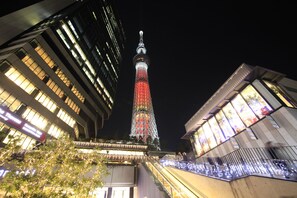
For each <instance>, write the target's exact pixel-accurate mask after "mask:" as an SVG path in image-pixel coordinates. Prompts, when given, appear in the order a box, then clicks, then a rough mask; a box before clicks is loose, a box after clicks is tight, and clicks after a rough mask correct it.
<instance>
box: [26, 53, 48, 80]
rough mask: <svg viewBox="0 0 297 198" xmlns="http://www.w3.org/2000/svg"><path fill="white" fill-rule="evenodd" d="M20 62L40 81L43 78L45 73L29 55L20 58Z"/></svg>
mask: <svg viewBox="0 0 297 198" xmlns="http://www.w3.org/2000/svg"><path fill="white" fill-rule="evenodd" d="M22 61H23V63H25V65H26V66H27V67H28V68H29V69H30V70H31V71H33V72H34V74H35V75H36V76H37V77H38V78H39V79H40V80H43V79H44V78H45V76H46V73H45V72H44V70H43V69H41V67H40V66H39V65H38V64H37V63H36V62H35V61H34V60H33V59H32V58H31V57H30V56H29V55H26V56H25V57H24V58H22Z"/></svg>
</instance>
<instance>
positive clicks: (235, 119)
mask: <svg viewBox="0 0 297 198" xmlns="http://www.w3.org/2000/svg"><path fill="white" fill-rule="evenodd" d="M223 112H224V113H225V115H226V118H227V119H228V121H229V123H230V125H231V127H232V128H233V129H234V131H235V132H236V133H238V132H240V131H242V130H243V129H245V126H244V124H243V122H242V121H241V119H240V118H239V116H238V115H237V113H236V111H235V110H234V108H233V107H232V105H231V104H230V103H228V104H227V105H225V106H224V107H223Z"/></svg>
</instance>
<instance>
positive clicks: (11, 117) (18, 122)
mask: <svg viewBox="0 0 297 198" xmlns="http://www.w3.org/2000/svg"><path fill="white" fill-rule="evenodd" d="M6 117H7V118H9V119H10V120H12V121H14V122H15V123H17V124H21V123H22V121H21V120H19V119H18V118H16V117H14V116H13V115H11V114H10V113H8V112H6Z"/></svg>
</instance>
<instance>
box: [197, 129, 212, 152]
mask: <svg viewBox="0 0 297 198" xmlns="http://www.w3.org/2000/svg"><path fill="white" fill-rule="evenodd" d="M198 138H199V142H200V144H201V147H202V149H203V151H204V152H207V151H209V149H210V148H209V145H208V142H207V138H206V136H205V134H204V131H203V129H202V127H200V128H199V129H198Z"/></svg>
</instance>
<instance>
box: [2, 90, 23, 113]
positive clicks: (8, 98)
mask: <svg viewBox="0 0 297 198" xmlns="http://www.w3.org/2000/svg"><path fill="white" fill-rule="evenodd" d="M1 104H4V105H5V106H7V107H8V108H9V109H10V111H12V112H14V111H15V110H17V109H19V107H20V106H21V105H22V103H21V101H19V100H17V99H16V98H15V97H13V96H12V95H10V94H9V93H8V92H7V91H5V90H4V89H2V88H1V87H0V105H1Z"/></svg>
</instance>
